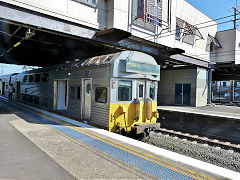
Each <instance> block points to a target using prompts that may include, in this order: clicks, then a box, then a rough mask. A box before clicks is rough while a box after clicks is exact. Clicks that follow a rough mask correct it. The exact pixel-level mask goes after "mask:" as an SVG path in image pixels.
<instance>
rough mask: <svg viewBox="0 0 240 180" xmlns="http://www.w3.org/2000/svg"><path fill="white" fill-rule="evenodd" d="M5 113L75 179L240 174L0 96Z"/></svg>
mask: <svg viewBox="0 0 240 180" xmlns="http://www.w3.org/2000/svg"><path fill="white" fill-rule="evenodd" d="M6 116H11V117H12V120H11V121H9V123H10V124H11V125H12V126H13V127H14V128H15V129H17V130H18V131H19V132H21V134H23V135H24V136H25V137H26V138H27V139H29V140H30V141H31V142H32V143H34V144H35V146H37V147H38V148H39V149H41V151H43V152H44V153H45V154H47V155H48V156H49V157H51V158H52V159H53V160H54V161H55V162H56V163H58V164H59V165H60V166H61V167H62V168H64V170H66V171H67V172H68V173H69V174H71V175H72V176H73V177H74V178H77V179H238V178H239V177H240V174H239V173H237V172H234V171H231V170H228V169H224V168H221V167H218V166H215V165H212V164H209V163H205V162H202V161H199V160H196V159H193V158H189V157H186V156H183V155H180V154H177V153H173V152H171V151H167V150H164V149H161V148H157V147H155V146H152V145H149V144H146V143H143V142H140V141H137V140H134V139H131V138H128V137H124V136H121V135H118V134H115V133H111V132H108V131H106V130H103V129H99V128H96V127H93V126H90V125H88V124H85V123H82V122H79V121H75V120H73V119H70V118H67V117H63V116H60V115H57V114H54V113H51V112H48V111H45V110H42V109H38V108H35V107H31V106H28V105H25V104H20V103H16V102H12V101H10V102H9V101H8V100H7V99H6V98H0V121H2V120H3V118H4V117H5V118H6ZM1 131H2V129H0V132H1ZM8 153H9V152H8ZM2 155H3V156H4V154H2ZM29 156H31V155H29ZM22 173H23V172H22ZM26 173H27V172H26ZM41 173H43V174H44V172H41ZM1 174H2V172H1V169H0V179H1V178H14V177H6V176H4V177H1ZM15 178H16V177H15ZM17 179H18V178H17ZM50 179H53V178H51V177H50Z"/></svg>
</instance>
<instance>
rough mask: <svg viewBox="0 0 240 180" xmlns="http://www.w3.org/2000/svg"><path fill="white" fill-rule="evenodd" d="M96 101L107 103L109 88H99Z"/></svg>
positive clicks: (96, 91)
mask: <svg viewBox="0 0 240 180" xmlns="http://www.w3.org/2000/svg"><path fill="white" fill-rule="evenodd" d="M95 101H96V102H100V103H106V102H107V88H104V87H97V88H96V90H95Z"/></svg>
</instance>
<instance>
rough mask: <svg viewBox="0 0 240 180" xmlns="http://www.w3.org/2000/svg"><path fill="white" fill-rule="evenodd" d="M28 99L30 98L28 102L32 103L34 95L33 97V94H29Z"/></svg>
mask: <svg viewBox="0 0 240 180" xmlns="http://www.w3.org/2000/svg"><path fill="white" fill-rule="evenodd" d="M27 99H28V102H29V103H32V101H33V97H32V96H31V95H28V98H27Z"/></svg>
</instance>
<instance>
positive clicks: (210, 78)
mask: <svg viewBox="0 0 240 180" xmlns="http://www.w3.org/2000/svg"><path fill="white" fill-rule="evenodd" d="M213 70H214V64H211V63H210V64H209V70H208V104H212V72H213Z"/></svg>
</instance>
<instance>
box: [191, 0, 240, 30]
mask: <svg viewBox="0 0 240 180" xmlns="http://www.w3.org/2000/svg"><path fill="white" fill-rule="evenodd" d="M187 1H188V2H189V3H190V4H192V5H193V6H195V7H196V8H197V9H199V10H200V11H202V12H203V13H205V14H206V15H207V16H209V17H210V18H212V19H214V20H215V19H218V18H222V17H226V16H231V15H233V14H234V13H233V10H231V8H232V7H234V6H236V0H187ZM237 5H238V6H239V7H240V0H237ZM238 18H239V17H238ZM232 19H233V16H232V17H229V18H225V19H222V20H218V21H217V22H218V23H223V24H219V25H218V31H222V30H227V29H232V28H233V22H228V23H227V21H230V20H232ZM225 22H226V23H225ZM238 22H240V21H238ZM239 28H240V24H239V23H238V29H239Z"/></svg>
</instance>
